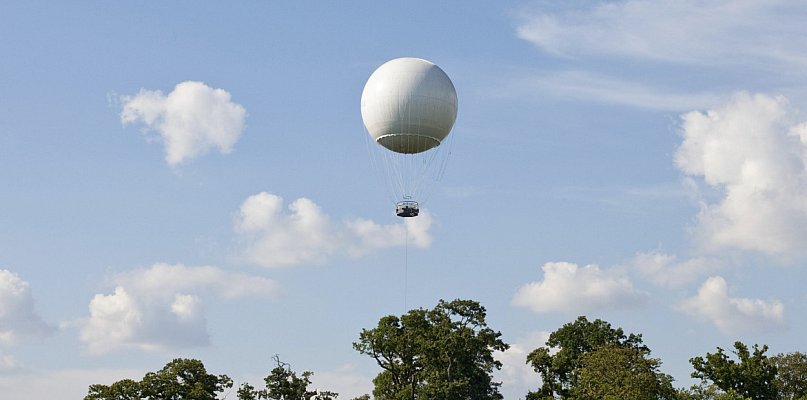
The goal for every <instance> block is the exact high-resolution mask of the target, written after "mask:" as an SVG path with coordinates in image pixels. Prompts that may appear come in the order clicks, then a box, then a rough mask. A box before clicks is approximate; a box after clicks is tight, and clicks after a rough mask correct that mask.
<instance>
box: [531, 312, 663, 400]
mask: <svg viewBox="0 0 807 400" xmlns="http://www.w3.org/2000/svg"><path fill="white" fill-rule="evenodd" d="M604 345H610V346H613V347H618V348H628V349H635V350H638V351H641V352H643V354H649V352H650V350H649V349H648V348H647V347H646V346H644V345H643V344H642V335H635V334H632V333H631V334H630V335H627V336H626V335H625V333H624V332H623V331H622V328H617V329H614V328H611V324H609V323H608V322H605V321H602V320H599V319H597V320H595V321H593V322H589V321H588V319H586V317H585V316H580V317H578V318H577V320H575V321H574V322H570V323H567V324H565V325H563V326H562V327H561V328H560V329H558V330H557V331H555V332H552V333H551V334H550V335H549V339H548V340H547V341H546V346H545V347H539V348H537V349H535V350H533V351H532V352H531V353H530V354H529V355H528V356H527V363H528V364H530V365H531V366H532V368H533V369H534V370H535V371H536V372H538V373H539V374H540V375H541V380H542V384H541V387H540V388H538V390H537V391H535V392H530V393H528V394H527V399H528V400H539V399H554V398H557V397H559V398H561V399H571V398H572V397H571V396H572V390H573V389H574V388H575V387H576V386H577V379H578V375H579V372H580V367H581V365H582V357H583V356H584V355H586V354H587V353H589V352H591V351H594V350H596V349H597V348H599V347H600V346H604Z"/></svg>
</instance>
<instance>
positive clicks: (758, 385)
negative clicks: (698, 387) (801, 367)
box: [689, 341, 779, 400]
mask: <svg viewBox="0 0 807 400" xmlns="http://www.w3.org/2000/svg"><path fill="white" fill-rule="evenodd" d="M753 350H754V351H753V353H751V351H749V348H748V346H746V345H745V344H743V343H742V342H739V341H738V342H734V350H731V353H733V354H734V355H735V356H737V361H735V360H733V359H731V357H729V355H728V354H726V352H725V351H724V350H723V349H722V348H720V347H718V348H717V353H714V354H712V353H706V358H704V357H694V358H691V359H690V360H689V362H690V363H691V364H692V366H693V367H694V368H695V372H693V373H692V377H693V378H700V379H701V380H704V381H711V382H713V383H714V385H715V386H717V387H718V388H720V389H722V390H723V391H726V392H730V391H734V392H736V393H738V394H739V395H741V396H743V397H746V398H749V399H752V400H770V399H777V398H778V395H779V390H778V388H777V386H776V383H775V381H776V375H777V370H776V365H775V364H774V363H773V362H772V361H771V360H770V359H769V358H768V356H766V355H765V352H766V351H768V346H762V348H760V347H759V345H756V344H755V345H754V348H753Z"/></svg>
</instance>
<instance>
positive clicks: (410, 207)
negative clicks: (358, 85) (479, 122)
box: [361, 57, 457, 217]
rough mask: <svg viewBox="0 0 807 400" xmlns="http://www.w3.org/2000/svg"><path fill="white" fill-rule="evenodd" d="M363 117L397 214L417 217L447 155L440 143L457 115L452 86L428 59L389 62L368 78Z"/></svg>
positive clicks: (362, 97)
mask: <svg viewBox="0 0 807 400" xmlns="http://www.w3.org/2000/svg"><path fill="white" fill-rule="evenodd" d="M361 116H362V120H363V121H364V126H365V128H366V129H367V133H368V134H369V138H370V139H372V141H373V142H374V143H375V144H378V145H380V147H379V146H375V145H374V144H373V145H371V146H370V147H371V153H373V155H374V156H375V159H376V160H377V161H378V160H380V162H378V163H377V164H379V165H377V167H379V169H383V171H382V172H383V173H384V174H385V181H386V183H387V184H388V187H389V188H390V189H391V193H392V194H393V198H394V201H395V202H396V203H398V208H397V210H396V213H397V214H398V215H399V216H403V217H411V216H416V215H417V214H418V203H417V200H422V196H425V195H426V192H427V190H428V189H430V188H431V186H432V183H434V182H436V181H437V180H438V179H439V177H440V176H441V175H442V172H443V170H444V169H445V163H446V161H447V158H448V155H449V153H450V151H448V150H445V151H441V150H442V149H441V148H442V147H445V146H441V144H442V143H443V142H444V141H445V140H446V138H447V137H448V135H449V133H450V132H451V128H452V127H453V126H454V122H455V120H456V119H457V92H456V90H455V89H454V84H453V83H451V79H449V78H448V75H446V73H445V72H443V70H442V69H440V67H438V66H437V65H435V64H433V63H431V62H429V61H426V60H423V59H420V58H409V57H407V58H396V59H394V60H390V61H388V62H386V63H384V64H383V65H381V66H380V67H378V69H376V70H375V72H373V74H372V75H370V78H369V79H368V80H367V84H365V86H364V91H363V92H362V96H361ZM402 208H403V209H402Z"/></svg>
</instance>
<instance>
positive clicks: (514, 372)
mask: <svg viewBox="0 0 807 400" xmlns="http://www.w3.org/2000/svg"><path fill="white" fill-rule="evenodd" d="M549 334H550V333H549V332H546V331H535V332H531V333H530V334H529V335H527V336H526V337H523V338H520V339H518V340H516V341H515V342H514V343H511V344H510V348H509V349H507V350H505V351H503V352H501V351H497V352H496V353H494V357H495V358H496V359H497V360H499V362H501V363H502V369H501V370H499V371H494V379H495V380H498V381H500V382H501V383H502V387H501V392H502V395H504V398H506V399H509V398H519V396H524V394H525V393H527V392H528V391H529V390H534V389H535V387H536V386H537V382H538V381H539V380H540V375H538V373H537V372H535V370H533V369H532V367H531V366H530V365H529V364H527V355H529V354H530V353H531V352H532V351H533V350H535V349H537V348H539V347H542V346H545V345H546V341H547V340H548V339H549Z"/></svg>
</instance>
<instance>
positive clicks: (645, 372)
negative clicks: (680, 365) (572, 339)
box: [571, 344, 675, 400]
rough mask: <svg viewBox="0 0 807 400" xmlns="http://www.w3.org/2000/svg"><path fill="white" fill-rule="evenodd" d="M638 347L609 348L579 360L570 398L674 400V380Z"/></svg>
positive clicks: (606, 346) (581, 399) (611, 346)
mask: <svg viewBox="0 0 807 400" xmlns="http://www.w3.org/2000/svg"><path fill="white" fill-rule="evenodd" d="M647 355H648V354H647V352H646V351H643V350H641V349H639V348H636V347H619V346H616V345H613V344H606V345H602V346H600V347H597V348H596V349H595V350H592V351H590V352H588V353H586V354H584V355H583V356H582V357H581V358H580V367H579V369H578V372H577V384H576V385H575V386H574V387H572V390H571V392H572V395H571V397H572V398H574V399H579V400H662V399H664V400H673V399H675V389H674V388H673V386H672V380H673V379H672V377H671V376H669V375H667V374H663V373H661V372H659V367H660V366H661V362H660V361H659V360H658V359H655V358H648V357H647Z"/></svg>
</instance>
